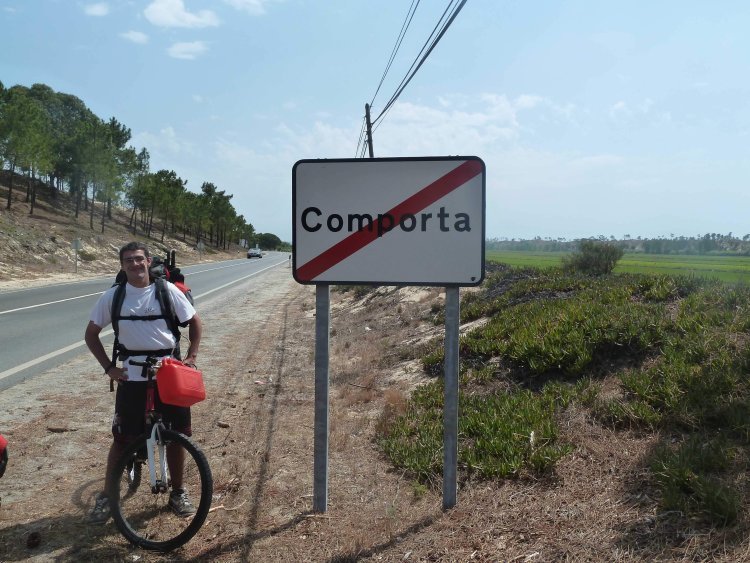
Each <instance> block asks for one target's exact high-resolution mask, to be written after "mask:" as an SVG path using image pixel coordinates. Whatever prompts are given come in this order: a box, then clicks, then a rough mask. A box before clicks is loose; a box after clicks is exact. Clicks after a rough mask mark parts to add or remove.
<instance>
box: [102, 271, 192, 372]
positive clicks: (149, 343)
mask: <svg viewBox="0 0 750 563" xmlns="http://www.w3.org/2000/svg"><path fill="white" fill-rule="evenodd" d="M166 287H167V290H168V295H169V298H170V299H171V300H172V306H173V308H174V312H175V314H176V315H177V319H178V320H179V321H180V323H184V322H187V321H188V320H190V319H192V318H193V316H194V315H195V309H194V308H193V306H192V305H191V304H190V301H188V300H187V297H185V295H184V294H183V293H182V291H180V290H179V288H177V287H176V286H175V285H174V284H171V283H167V284H166ZM116 290H117V286H115V287H111V288H109V289H108V290H107V291H105V292H104V294H103V295H102V296H101V297H100V298H99V301H97V303H96V305H94V308H93V309H92V310H91V317H90V320H91V322H93V323H94V324H95V325H96V326H98V327H99V328H104V327H105V326H107V325H108V324H110V323H111V322H112V299H113V298H114V295H115V291H116ZM160 314H161V307H160V306H159V299H158V298H157V297H156V284H154V283H152V284H150V285H149V286H148V287H135V286H133V285H130V284H129V283H126V284H125V299H124V300H123V302H122V309H121V310H120V316H122V317H127V316H131V315H132V316H141V317H142V316H147V315H160ZM118 324H119V330H118V332H119V335H118V340H119V341H120V344H122V345H123V346H125V348H127V349H128V350H164V349H169V348H174V347H175V344H176V342H175V338H174V335H173V334H172V331H171V330H169V326H168V325H167V321H166V320H164V319H156V320H153V321H131V320H127V319H121V320H120V321H119V323H118ZM145 358H146V356H133V357H132V358H128V360H125V362H123V369H124V370H125V372H126V373H127V375H128V380H130V381H145V378H144V377H143V376H142V375H141V373H142V371H143V368H142V367H141V366H131V365H130V362H129V360H130V359H133V360H136V361H141V362H142V361H143V360H144V359H145Z"/></svg>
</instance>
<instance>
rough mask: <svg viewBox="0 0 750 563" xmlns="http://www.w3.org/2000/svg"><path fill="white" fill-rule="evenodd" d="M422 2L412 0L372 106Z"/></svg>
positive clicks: (373, 96)
mask: <svg viewBox="0 0 750 563" xmlns="http://www.w3.org/2000/svg"><path fill="white" fill-rule="evenodd" d="M415 1H416V4H415ZM420 2H421V0H412V2H411V6H409V11H408V12H407V13H406V19H404V23H403V24H402V25H401V31H400V32H399V34H398V37H397V38H396V44H395V45H394V46H393V51H391V57H390V58H389V59H388V64H386V66H385V70H384V71H383V76H382V77H381V78H380V83H379V84H378V87H377V88H376V89H375V93H374V94H373V95H372V100H370V107H372V104H373V102H374V101H375V97H376V96H377V95H378V92H380V87H381V86H382V85H383V81H385V77H386V75H387V74H388V71H389V70H390V68H391V64H393V60H394V59H395V58H396V53H398V50H399V48H400V47H401V42H402V41H403V40H404V36H405V35H406V31H407V30H408V29H409V26H410V25H411V20H412V19H413V18H414V14H415V13H416V11H417V8H418V7H419V3H420Z"/></svg>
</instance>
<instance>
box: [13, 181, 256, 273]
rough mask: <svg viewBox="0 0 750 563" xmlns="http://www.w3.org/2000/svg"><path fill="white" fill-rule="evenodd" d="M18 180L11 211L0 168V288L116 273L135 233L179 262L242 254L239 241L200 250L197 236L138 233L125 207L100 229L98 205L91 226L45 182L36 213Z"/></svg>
mask: <svg viewBox="0 0 750 563" xmlns="http://www.w3.org/2000/svg"><path fill="white" fill-rule="evenodd" d="M20 181H21V178H20V177H18V176H16V177H15V179H14V181H13V200H12V205H11V209H10V211H8V210H7V209H6V202H7V198H8V174H7V173H6V172H3V173H0V287H2V286H3V284H4V285H8V284H9V283H11V282H16V283H17V282H19V281H21V280H35V279H39V278H42V279H44V278H49V277H53V278H55V279H75V278H76V277H83V276H91V275H107V274H109V273H112V275H114V273H116V272H117V270H118V269H119V264H118V258H117V251H118V250H119V248H120V247H121V246H122V245H123V244H125V243H126V242H128V241H130V240H133V239H134V238H135V239H137V240H142V241H144V242H146V243H147V244H149V246H150V247H151V248H152V252H153V253H154V254H164V253H166V251H167V250H168V249H175V250H176V252H177V263H178V265H185V264H193V263H196V262H198V261H199V260H201V259H202V260H216V259H222V258H234V257H237V256H238V255H242V254H241V253H242V250H241V249H240V248H239V247H236V246H234V247H232V248H230V249H229V250H228V251H225V250H217V249H215V248H211V247H206V248H204V251H203V253H199V252H198V250H197V249H196V248H195V244H194V243H195V241H183V240H180V239H177V238H173V237H169V236H167V237H165V238H164V241H163V242H162V241H161V232H160V231H158V232H157V236H158V238H152V239H147V238H146V237H145V235H144V234H143V233H142V232H139V233H138V234H137V235H135V236H134V235H133V233H132V230H129V229H128V223H129V219H130V217H129V214H128V212H127V210H125V209H121V208H114V209H113V214H112V220H111V221H109V220H108V221H107V222H106V223H105V226H104V232H102V228H101V204H96V207H95V215H94V229H91V228H90V217H89V213H88V211H85V210H81V211H80V213H79V217H78V218H76V217H75V208H74V206H73V205H72V204H71V202H70V201H69V199H68V195H67V194H64V193H63V194H58V195H57V196H56V197H53V196H52V195H51V194H50V192H49V190H48V189H47V188H44V187H41V188H39V190H38V192H39V195H38V197H37V201H36V205H35V208H34V214H33V215H30V214H29V210H30V205H29V204H28V203H26V202H25V197H26V190H25V185H24V184H19V182H20ZM24 181H25V180H24ZM75 239H80V241H81V249H80V251H79V253H78V265H77V271H76V253H75V251H74V250H73V246H72V243H73V240H75Z"/></svg>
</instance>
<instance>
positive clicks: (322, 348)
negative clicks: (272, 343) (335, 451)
mask: <svg viewBox="0 0 750 563" xmlns="http://www.w3.org/2000/svg"><path fill="white" fill-rule="evenodd" d="M330 305H331V292H330V287H329V286H328V285H327V284H321V285H316V286H315V430H314V445H313V451H314V469H313V511H314V512H325V511H326V509H327V507H328V382H329V377H328V352H329V345H328V341H329V336H330V316H331V307H330Z"/></svg>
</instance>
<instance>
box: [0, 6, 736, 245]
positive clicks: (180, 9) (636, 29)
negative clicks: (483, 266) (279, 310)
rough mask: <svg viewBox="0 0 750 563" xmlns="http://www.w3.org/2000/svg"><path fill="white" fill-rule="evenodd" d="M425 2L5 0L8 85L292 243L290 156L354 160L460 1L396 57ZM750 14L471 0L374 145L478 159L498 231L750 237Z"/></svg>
mask: <svg viewBox="0 0 750 563" xmlns="http://www.w3.org/2000/svg"><path fill="white" fill-rule="evenodd" d="M411 4H412V2H411V1H407V0H378V1H372V0H108V1H101V2H89V1H81V0H0V29H2V32H0V81H2V83H3V84H4V85H5V86H6V87H9V86H13V85H15V84H20V85H24V86H31V85H32V84H35V83H43V84H47V85H48V86H50V87H51V88H53V89H54V90H56V91H59V92H65V93H68V94H73V95H75V96H77V97H78V98H80V99H81V100H82V101H83V102H84V103H85V104H86V105H87V106H88V107H89V108H90V109H91V110H92V111H93V112H94V113H95V114H96V115H98V116H99V117H100V118H102V119H105V120H108V119H109V118H110V117H115V118H116V119H117V120H118V121H120V122H121V123H123V124H124V125H126V126H127V127H129V128H130V129H131V131H132V138H131V142H130V144H131V145H132V146H134V147H135V148H136V149H137V150H140V149H141V148H144V147H145V148H146V149H147V150H148V151H149V153H150V155H151V170H152V171H156V170H159V169H162V168H163V169H168V170H174V171H175V172H176V173H177V174H178V176H180V177H181V178H183V179H184V180H187V188H188V189H189V190H192V191H196V192H198V191H199V190H200V186H201V184H202V183H203V182H212V183H214V184H215V185H216V186H217V187H218V189H220V190H225V191H226V193H229V194H233V198H232V200H231V202H232V204H233V205H234V208H235V209H236V211H237V213H239V214H242V215H243V216H244V217H245V219H246V220H247V221H248V222H250V223H252V224H253V226H254V227H255V230H256V232H265V233H273V234H276V235H277V236H279V237H280V238H281V239H282V240H285V241H291V240H292V217H291V205H292V168H293V166H294V164H295V162H297V161H298V160H300V159H309V158H354V157H358V156H360V153H361V151H360V150H358V148H359V147H360V145H359V140H360V133H361V130H362V124H363V118H364V114H365V104H366V103H372V116H373V118H376V117H377V116H379V115H380V114H381V112H382V110H383V108H384V107H385V106H386V104H387V103H388V101H389V100H390V99H391V96H392V95H393V94H394V93H395V92H396V91H397V89H398V87H399V84H400V83H401V82H402V80H403V78H404V77H405V76H406V75H407V73H408V71H409V68H410V67H411V66H412V64H413V63H414V62H415V61H416V60H418V57H419V53H420V50H421V49H422V47H423V46H424V45H425V43H426V42H427V41H428V38H429V36H430V33H431V32H432V31H433V29H434V28H435V26H436V25H437V24H438V22H439V20H440V18H441V15H442V14H443V13H444V11H445V10H446V8H447V7H448V6H449V4H450V2H449V0H439V1H438V0H422V1H421V2H419V3H418V6H417V9H416V11H415V12H414V16H413V18H412V19H411V23H410V24H409V27H408V29H407V30H406V33H405V35H404V37H403V40H402V41H401V43H400V46H399V48H398V50H397V51H396V53H395V56H394V57H393V61H392V63H391V64H390V66H389V67H388V72H387V73H385V74H384V72H385V70H386V67H387V65H388V62H389V59H390V58H391V54H392V53H393V52H394V47H395V45H396V42H397V39H398V37H399V34H400V32H401V30H402V27H403V25H404V22H405V19H406V16H407V13H408V11H409V8H410V5H411ZM453 5H454V6H455V3H454V4H453ZM748 29H750V6H748V4H747V2H745V1H744V0H738V1H732V0H724V1H720V2H705V1H695V0H679V1H674V0H661V1H659V2H653V1H652V0H648V1H646V0H629V1H627V2H614V1H599V0H586V1H584V0H559V1H558V0H536V1H531V0H468V1H467V2H466V4H465V5H464V7H463V9H462V10H461V12H460V13H459V14H458V16H457V17H456V19H455V20H454V21H453V23H452V25H451V26H450V27H449V28H448V30H447V31H446V33H445V35H444V36H443V37H442V39H441V40H440V42H439V43H438V44H437V46H436V47H435V48H434V49H433V51H432V52H431V53H430V55H429V56H428V57H427V59H426V61H425V62H424V64H423V65H422V66H421V68H420V69H419V70H418V72H417V73H416V75H415V76H414V78H413V79H412V80H411V82H410V83H409V84H408V85H407V86H406V88H405V89H404V90H403V92H402V93H401V94H400V96H399V97H398V99H397V100H396V102H395V103H394V104H393V105H392V107H391V108H390V109H389V111H388V112H387V113H385V115H384V116H383V117H382V118H381V119H379V120H378V121H377V124H376V128H375V130H374V132H373V149H374V155H375V156H376V157H421V156H447V155H470V156H478V157H480V158H481V159H482V160H483V161H484V162H485V165H486V218H485V231H486V236H487V238H506V237H507V238H533V237H537V236H539V237H543V238H546V237H551V238H560V237H564V238H566V239H569V240H570V239H576V238H583V237H590V236H601V235H604V236H606V237H609V236H615V237H616V238H622V237H624V236H626V235H629V236H631V237H637V236H643V237H659V236H664V237H670V236H673V235H674V236H681V235H684V236H695V235H700V234H704V233H714V232H716V233H722V234H727V233H729V232H732V233H733V234H734V235H735V236H737V235H739V236H743V235H744V234H747V233H750V221H748V211H749V210H750V189H748V187H749V185H748V184H749V180H750V33H748V32H747V30H748ZM381 79H382V85H381V86H380V88H378V86H379V84H381ZM376 92H377V94H376Z"/></svg>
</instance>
